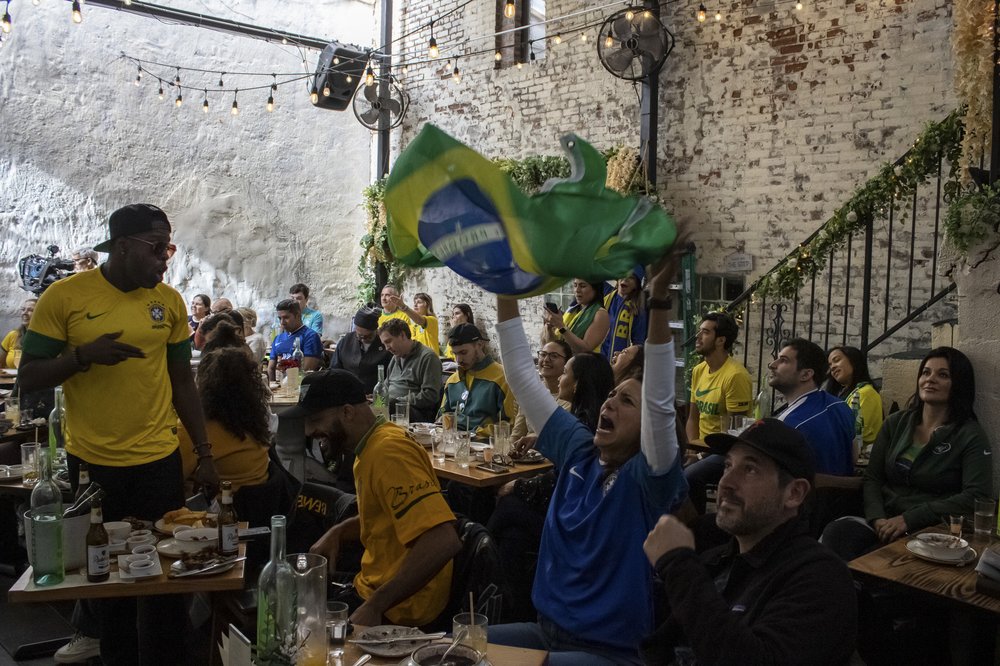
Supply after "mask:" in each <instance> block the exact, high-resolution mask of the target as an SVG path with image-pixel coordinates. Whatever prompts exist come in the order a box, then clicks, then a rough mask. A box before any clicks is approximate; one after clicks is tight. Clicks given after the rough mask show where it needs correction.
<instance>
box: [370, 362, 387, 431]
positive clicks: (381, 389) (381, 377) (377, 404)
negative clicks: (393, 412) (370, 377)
mask: <svg viewBox="0 0 1000 666" xmlns="http://www.w3.org/2000/svg"><path fill="white" fill-rule="evenodd" d="M372 411H373V412H375V416H378V415H380V414H381V415H382V418H384V419H385V420H387V421H388V420H389V384H388V383H387V382H386V381H385V366H384V365H380V366H378V383H377V384H375V388H374V389H373V390H372Z"/></svg>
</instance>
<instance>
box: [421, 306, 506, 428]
mask: <svg viewBox="0 0 1000 666" xmlns="http://www.w3.org/2000/svg"><path fill="white" fill-rule="evenodd" d="M448 344H449V345H451V351H452V352H453V353H454V354H455V363H457V364H458V370H456V371H455V372H454V373H452V375H451V376H450V377H448V381H447V382H445V385H444V398H443V399H442V401H441V409H440V410H439V412H438V413H439V414H444V413H447V412H454V413H455V422H456V423H457V424H458V429H459V430H471V431H475V433H476V435H478V436H482V437H489V436H490V434H491V433H492V431H493V424H494V423H496V422H497V421H500V420H504V421H508V422H513V421H514V419H515V418H516V417H517V401H516V400H515V399H514V394H513V393H511V392H510V387H509V386H508V385H507V377H506V376H505V375H504V372H503V366H502V365H500V364H499V363H497V362H496V361H494V360H493V357H492V356H490V355H489V354H487V353H486V338H484V337H483V334H482V332H481V331H480V330H479V328H477V327H476V326H475V324H459V325H458V326H456V327H454V328H453V329H451V332H449V333H448Z"/></svg>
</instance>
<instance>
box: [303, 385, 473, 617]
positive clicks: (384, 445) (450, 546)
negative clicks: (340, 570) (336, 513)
mask: <svg viewBox="0 0 1000 666" xmlns="http://www.w3.org/2000/svg"><path fill="white" fill-rule="evenodd" d="M290 414H291V415H293V416H298V415H302V416H304V417H305V430H306V435H307V436H309V437H318V438H325V439H326V440H327V441H328V442H329V444H330V445H331V446H333V447H345V448H350V449H353V450H354V455H355V458H354V479H355V483H356V484H357V488H358V515H357V516H356V517H354V518H349V519H347V520H344V521H342V522H340V523H338V524H337V525H335V526H333V527H332V528H330V530H329V531H328V532H327V533H326V534H325V535H323V537H322V538H321V539H320V540H319V541H317V542H316V543H315V544H313V546H312V548H310V552H313V553H318V554H320V555H323V556H324V557H326V558H327V560H328V562H329V566H330V569H331V571H332V570H334V568H335V566H336V562H337V555H338V554H339V552H340V549H341V547H342V544H343V543H344V542H345V541H358V540H360V541H361V543H362V545H363V546H364V548H365V552H364V555H363V556H362V558H361V571H360V572H359V573H358V575H357V576H355V578H354V590H353V592H351V593H348V594H347V596H346V597H343V600H346V601H347V603H348V605H349V606H350V607H351V610H352V613H351V622H353V623H354V624H362V625H368V626H374V625H380V624H401V625H407V626H423V625H426V624H428V623H430V622H431V621H433V620H434V619H436V618H437V616H438V615H439V614H440V613H441V612H442V611H443V610H444V608H445V606H446V604H447V602H448V595H449V592H450V590H451V575H452V564H451V560H452V558H453V557H454V556H455V555H456V554H457V553H458V552H459V550H461V548H462V542H461V541H459V538H458V533H457V532H456V531H455V516H454V514H453V513H452V512H451V509H449V508H448V504H447V503H446V502H445V500H444V497H443V496H442V495H441V486H440V485H439V484H438V480H437V477H436V476H435V474H434V468H433V467H431V463H430V457H429V456H428V455H427V451H426V450H425V449H424V447H423V446H421V445H420V444H418V443H417V442H416V440H414V439H413V438H412V437H411V436H410V434H409V433H408V432H407V431H406V430H405V429H404V428H402V427H400V426H398V425H396V424H395V423H389V422H387V421H386V420H385V418H384V417H382V416H381V415H379V416H376V415H375V413H374V412H372V409H371V407H369V406H368V400H367V397H366V395H365V390H364V387H363V386H362V385H361V381H360V380H359V379H358V378H357V377H355V376H354V375H352V374H351V373H349V372H347V371H345V370H327V371H325V372H317V373H312V374H310V375H307V376H306V378H305V379H304V380H302V389H301V391H300V393H299V404H298V406H297V407H295V408H293V409H292V410H290ZM383 618H384V619H383Z"/></svg>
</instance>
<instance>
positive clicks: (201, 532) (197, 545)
mask: <svg viewBox="0 0 1000 666" xmlns="http://www.w3.org/2000/svg"><path fill="white" fill-rule="evenodd" d="M174 541H175V542H176V543H177V548H178V549H179V550H181V551H182V552H185V553H197V552H198V551H200V550H205V549H206V548H218V547H219V531H218V530H217V529H216V528H214V527H197V528H195V529H192V530H184V531H183V532H180V533H178V534H177V536H175V537H174Z"/></svg>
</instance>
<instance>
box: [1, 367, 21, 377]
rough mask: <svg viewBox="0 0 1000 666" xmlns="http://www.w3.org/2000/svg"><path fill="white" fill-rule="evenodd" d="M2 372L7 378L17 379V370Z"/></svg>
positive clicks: (10, 369)
mask: <svg viewBox="0 0 1000 666" xmlns="http://www.w3.org/2000/svg"><path fill="white" fill-rule="evenodd" d="M0 372H2V373H3V375H4V376H5V377H17V370H16V369H15V368H2V369H0Z"/></svg>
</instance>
